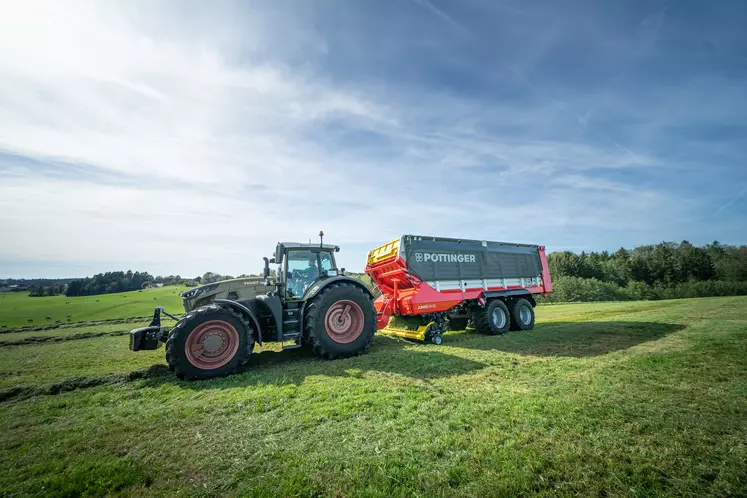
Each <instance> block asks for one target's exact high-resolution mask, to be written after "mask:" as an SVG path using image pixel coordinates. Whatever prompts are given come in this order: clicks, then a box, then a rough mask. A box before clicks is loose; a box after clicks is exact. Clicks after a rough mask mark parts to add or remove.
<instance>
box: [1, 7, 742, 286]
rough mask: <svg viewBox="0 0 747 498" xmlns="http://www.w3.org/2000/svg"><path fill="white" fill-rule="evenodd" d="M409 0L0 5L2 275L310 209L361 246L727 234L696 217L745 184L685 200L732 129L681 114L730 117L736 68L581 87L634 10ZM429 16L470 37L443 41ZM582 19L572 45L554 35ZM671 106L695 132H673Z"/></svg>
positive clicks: (213, 266)
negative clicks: (617, 16)
mask: <svg viewBox="0 0 747 498" xmlns="http://www.w3.org/2000/svg"><path fill="white" fill-rule="evenodd" d="M413 1H415V2H416V3H418V4H419V5H418V6H417V8H415V7H413V6H412V5H410V4H407V3H405V2H400V3H399V4H395V7H393V8H396V9H398V10H397V13H398V14H400V13H401V16H398V15H392V13H391V12H384V13H381V12H380V8H378V7H377V8H376V9H373V10H372V11H366V10H365V9H364V6H361V5H358V4H356V5H355V6H351V7H350V9H347V10H345V11H344V13H342V14H341V13H340V11H334V12H330V11H324V9H323V8H321V7H320V9H321V10H322V11H321V12H317V10H318V9H305V8H302V7H297V8H294V9H283V8H282V7H276V4H275V3H273V2H268V3H266V4H263V3H261V2H259V3H257V4H256V5H254V6H253V8H252V9H247V8H243V7H242V6H241V5H233V4H232V5H228V4H216V5H214V6H212V5H211V6H210V8H197V9H195V10H190V9H184V8H181V7H179V6H177V5H176V4H168V3H163V4H162V3H152V2H121V3H120V2H113V3H106V4H102V3H99V2H84V1H80V2H73V3H67V4H65V5H62V4H60V3H59V2H53V1H50V2H37V1H26V2H17V3H14V4H9V6H7V7H6V9H5V10H4V13H3V16H2V17H1V18H0V233H2V234H3V242H2V244H0V275H3V274H38V272H36V271H34V268H36V267H38V268H50V267H51V266H49V265H55V266H54V268H56V269H55V270H54V271H55V272H58V273H59V274H64V275H69V272H65V271H64V267H63V266H62V265H64V264H65V262H67V263H68V264H70V265H71V266H74V267H75V268H76V272H80V271H82V270H80V269H81V268H86V271H87V272H89V273H90V272H93V271H105V270H108V269H112V268H115V267H117V268H126V267H131V268H133V269H135V268H138V269H145V270H149V271H152V272H155V273H174V272H181V273H183V274H197V273H202V272H204V271H207V270H211V271H220V272H226V273H234V274H235V273H241V272H245V271H254V270H256V269H258V266H259V265H260V264H261V259H260V258H261V256H263V255H266V254H267V253H268V252H270V251H271V248H272V247H274V243H275V242H276V241H277V240H293V239H306V238H308V237H309V236H313V235H314V233H316V232H317V231H318V230H319V229H324V230H325V232H327V233H328V234H329V236H330V238H334V240H335V242H336V243H339V244H341V245H343V246H349V247H351V248H352V249H351V250H349V251H343V252H342V253H341V254H340V257H341V262H342V264H343V265H344V266H346V267H347V268H351V269H360V268H361V265H362V261H364V255H365V250H366V248H368V246H371V245H374V244H376V243H381V242H382V241H384V240H389V239H391V238H393V237H395V236H397V234H399V233H404V232H423V233H433V234H442V235H455V236H479V237H485V238H496V239H504V240H517V241H527V242H541V243H544V244H546V245H548V246H549V247H551V248H552V247H553V246H556V247H561V246H562V247H581V246H582V245H583V246H584V247H587V246H589V245H594V246H596V247H599V248H605V247H608V248H614V247H615V246H619V245H622V244H626V245H631V244H636V243H644V242H651V241H659V240H661V239H664V238H687V239H689V240H693V241H696V240H697V237H698V236H701V237H702V238H704V239H705V240H713V238H716V237H717V236H718V238H719V240H725V241H726V240H727V239H728V237H723V236H721V235H720V234H714V233H711V232H712V231H714V230H732V233H734V234H736V233H738V229H739V228H740V226H742V227H744V223H743V222H742V225H740V224H739V223H740V222H739V217H738V216H737V215H738V213H736V212H735V211H736V210H735V209H733V208H732V209H728V208H730V207H732V206H735V203H736V200H737V198H735V199H733V200H732V201H731V202H730V203H727V204H726V205H725V206H722V208H720V209H719V211H718V212H717V215H723V216H721V217H720V218H719V220H718V221H717V222H716V223H714V222H713V220H712V219H710V217H709V215H708V214H706V215H705V216H704V217H703V216H701V215H700V214H699V213H702V212H703V211H704V209H705V210H706V211H707V207H708V206H713V205H714V204H713V202H714V201H713V199H714V198H716V197H715V196H716V195H720V192H721V191H723V188H724V182H720V183H719V178H720V177H719V176H718V175H711V176H714V179H713V180H712V181H704V175H705V173H703V167H702V166H703V164H708V165H711V166H712V167H714V168H718V167H722V168H729V167H730V165H731V164H740V162H739V161H740V160H743V158H744V155H743V153H742V152H740V149H739V144H738V143H736V142H735V144H732V143H730V142H729V143H727V142H725V141H723V140H722V139H721V138H719V139H718V140H720V141H719V142H718V143H719V147H714V146H713V145H711V144H710V143H707V142H705V141H700V140H699V137H698V135H697V133H699V132H700V130H701V127H703V126H708V125H709V123H715V122H718V123H722V124H730V125H733V126H738V125H739V118H738V116H739V115H740V114H742V115H743V111H744V104H743V103H739V101H738V99H736V98H735V96H737V95H739V92H740V88H742V87H740V85H739V81H736V82H735V81H732V80H727V79H725V78H723V77H721V76H719V75H703V74H697V75H694V76H692V77H690V78H689V79H687V85H684V84H683V85H679V86H676V87H672V86H671V85H669V84H665V85H658V84H654V83H647V84H646V85H642V84H641V83H640V82H637V81H634V82H629V81H624V82H622V83H620V82H615V81H612V82H607V81H605V82H604V84H601V83H600V84H599V85H594V86H591V83H590V82H589V81H585V80H584V79H583V78H578V79H574V78H576V77H577V75H576V73H577V72H579V71H586V72H587V73H588V74H590V75H591V76H593V77H600V76H599V74H598V73H596V72H595V71H596V69H597V67H598V66H601V65H604V63H606V62H609V61H611V64H617V63H618V62H617V61H618V60H620V59H621V58H622V59H625V57H626V56H627V52H624V53H621V55H620V57H612V56H611V55H610V54H618V50H619V43H622V42H621V41H620V40H621V39H622V40H625V39H628V33H627V32H626V33H625V34H624V36H622V35H621V36H618V37H615V36H613V35H614V32H612V31H611V33H612V34H611V35H609V36H607V35H605V37H603V38H598V39H597V38H594V40H597V41H598V42H599V43H597V44H590V43H588V40H587V39H586V38H579V37H581V36H582V35H583V36H589V37H592V36H596V35H594V34H593V32H591V31H589V32H588V33H587V31H585V30H593V29H594V26H595V24H594V23H588V22H585V21H584V20H581V19H578V13H576V12H558V11H552V10H551V11H546V10H543V9H546V8H545V7H543V8H540V7H537V6H531V7H527V8H526V9H525V11H523V12H521V13H520V14H517V13H512V12H508V13H507V12H506V11H505V9H501V8H499V7H496V9H497V10H492V7H491V3H490V2H486V3H485V4H481V5H482V7H481V8H484V9H486V10H485V11H484V12H478V13H477V14H479V15H477V14H475V10H476V9H477V8H478V7H477V6H472V10H470V9H463V10H460V9H458V8H457V7H456V5H458V4H453V5H455V7H452V8H450V10H449V12H448V14H447V13H446V12H445V11H444V10H443V9H441V8H440V7H439V6H437V4H434V3H433V2H430V1H424V0H419V1H418V0H413ZM377 5H378V4H377ZM475 5H477V4H475ZM358 9H361V12H360V13H359V12H358ZM423 9H425V10H426V11H427V12H423ZM452 9H453V10H454V12H452ZM412 11H416V12H414V13H413V12H412ZM470 12H471V14H470ZM408 13H409V14H408ZM341 15H344V16H345V17H344V19H343V21H344V22H341V20H340V17H335V16H341ZM377 15H380V16H381V17H380V18H379V17H376V16H377ZM406 15H410V16H411V17H410V18H408V17H406ZM507 15H513V16H514V17H515V19H513V18H512V20H511V21H510V22H509V21H507V20H506V19H505V18H506V16H507ZM470 16H471V17H470ZM548 19H552V20H555V21H553V22H548ZM61 20H67V21H66V22H61ZM457 20H459V21H457ZM68 21H69V22H68ZM441 21H443V22H445V23H447V24H449V25H450V26H451V27H452V28H454V29H457V30H459V31H460V32H461V31H464V32H469V33H470V37H471V38H470V40H471V42H470V43H463V44H454V43H450V41H449V40H444V37H443V22H441ZM356 22H358V23H360V24H356ZM325 23H327V24H325ZM397 23H402V24H397ZM553 23H555V24H553ZM439 25H440V26H439ZM466 26H470V28H471V29H470V31H467V30H466V29H465V27H466ZM548 26H551V27H550V28H548ZM667 26H668V25H667V24H660V25H659V27H658V28H657V29H658V32H657V36H658V37H659V38H658V39H661V38H662V37H665V36H668V34H667V29H668V27H667ZM488 28H489V29H488ZM630 29H631V32H632V33H633V34H632V35H631V36H633V37H634V35H635V32H636V29H637V27H635V26H633V27H632V28H630ZM528 33H536V34H537V36H529V35H528ZM579 39H580V40H582V41H584V42H587V43H584V44H581V45H579V46H583V47H584V51H580V52H579V51H573V50H571V51H570V52H569V53H564V52H562V50H561V49H567V47H576V46H577V44H578V42H579ZM631 39H632V38H631ZM433 40H439V41H441V42H442V43H440V44H438V43H437V44H436V45H433V44H432V43H431V42H432V41H433ZM600 40H601V41H600ZM421 42H423V43H421ZM426 42H427V43H426ZM629 43H631V44H635V42H634V41H631V42H629ZM657 46H661V44H658V43H657ZM424 47H425V48H424ZM428 47H438V48H437V49H436V48H428ZM602 48H604V49H605V50H609V52H602V53H599V54H597V53H596V52H594V51H595V50H602ZM634 48H635V47H634ZM587 49H588V50H587ZM636 50H637V48H636ZM558 51H559V52H558ZM581 53H583V54H587V55H586V56H587V57H590V58H591V59H590V60H589V61H584V60H582V59H579V57H580V54H581ZM594 56H596V57H598V59H596V58H593V57H594ZM563 57H565V59H563ZM558 60H562V61H563V63H562V64H561V63H559V62H557V61H558ZM626 60H627V59H626ZM636 60H637V59H636ZM636 63H640V62H636ZM615 67H616V66H614V65H611V66H605V69H606V70H607V71H611V72H612V71H614V70H615ZM585 74H586V73H585ZM619 74H620V75H629V74H635V71H630V70H628V68H625V70H624V71H623V70H620V71H619ZM621 77H622V76H621ZM625 77H628V76H625ZM600 78H601V77H600ZM681 78H684V76H682V77H681ZM590 81H596V80H593V78H591V79H590ZM683 81H684V79H683ZM623 83H624V84H623ZM628 87H630V88H628ZM684 103H687V105H684ZM740 106H741V107H740ZM683 124H687V125H688V126H690V127H692V130H693V131H692V132H691V135H695V136H691V137H688V138H687V140H684V139H683V138H682V137H681V133H680V131H677V130H675V131H672V130H673V129H675V127H676V126H682V125H683ZM703 140H705V139H703ZM709 140H713V139H712V138H709ZM703 144H705V145H703ZM675 154H679V155H678V156H676V155H675ZM716 154H718V155H716ZM714 158H716V159H714ZM720 165H721V166H720ZM740 175H742V176H740ZM731 178H732V180H730V181H729V182H727V183H731V184H733V183H734V182H740V183H741V182H743V181H745V180H746V179H745V178H744V176H743V174H742V173H740V172H739V171H734V172H733V174H732V176H731ZM709 189H712V190H709ZM716 191H718V192H716ZM743 193H744V192H743ZM743 193H742V194H740V195H743ZM708 212H709V211H708ZM730 216H731V218H730ZM705 218H708V219H705ZM721 218H724V220H723V225H721V224H720V223H721V221H722V220H721ZM693 234H694V235H693ZM735 237H736V235H735ZM81 241H85V243H81ZM580 241H582V242H580ZM574 244H575V245H574ZM34 265H36V266H34ZM45 265H46V266H45ZM60 268H62V269H60Z"/></svg>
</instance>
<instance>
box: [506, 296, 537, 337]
mask: <svg viewBox="0 0 747 498" xmlns="http://www.w3.org/2000/svg"><path fill="white" fill-rule="evenodd" d="M533 328H534V308H533V307H532V303H530V302H529V301H527V300H526V299H524V298H522V299H517V300H516V301H514V302H513V303H512V304H511V330H531V329H533Z"/></svg>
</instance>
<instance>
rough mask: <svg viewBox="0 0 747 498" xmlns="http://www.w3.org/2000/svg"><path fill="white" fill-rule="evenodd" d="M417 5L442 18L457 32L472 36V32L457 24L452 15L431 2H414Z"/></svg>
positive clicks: (424, 0)
mask: <svg viewBox="0 0 747 498" xmlns="http://www.w3.org/2000/svg"><path fill="white" fill-rule="evenodd" d="M412 1H413V2H415V3H416V4H418V5H420V6H422V7H424V8H425V9H427V10H428V11H429V12H430V13H431V14H433V15H435V16H437V17H440V18H441V19H442V20H444V21H446V22H447V23H448V24H450V25H451V26H452V27H453V28H455V29H456V30H457V31H459V32H460V33H462V34H464V35H469V34H471V33H470V31H469V30H468V29H467V28H465V27H464V26H462V25H461V24H460V23H458V22H456V21H455V20H454V18H452V17H451V16H450V15H448V14H447V13H446V12H444V11H443V10H441V9H439V8H438V7H436V6H435V5H433V3H432V2H431V1H430V0H412Z"/></svg>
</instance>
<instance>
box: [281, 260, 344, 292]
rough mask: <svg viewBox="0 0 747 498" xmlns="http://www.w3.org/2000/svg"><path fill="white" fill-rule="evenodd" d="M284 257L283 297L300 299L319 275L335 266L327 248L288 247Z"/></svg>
mask: <svg viewBox="0 0 747 498" xmlns="http://www.w3.org/2000/svg"><path fill="white" fill-rule="evenodd" d="M284 259H285V265H284V266H285V268H284V270H285V271H284V275H285V298H286V299H287V300H289V301H295V300H300V299H302V298H303V295H304V294H305V293H306V290H307V289H308V288H309V287H311V285H312V284H313V283H314V282H315V281H316V280H317V279H319V278H320V277H323V276H326V275H327V274H328V273H327V272H328V271H329V270H333V269H334V268H335V260H334V256H333V255H332V252H331V251H329V250H327V249H322V248H319V249H306V248H303V249H288V253H287V256H286V257H285V258H284Z"/></svg>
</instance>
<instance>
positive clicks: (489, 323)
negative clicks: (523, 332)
mask: <svg viewBox="0 0 747 498" xmlns="http://www.w3.org/2000/svg"><path fill="white" fill-rule="evenodd" d="M509 316H510V315H509V313H508V307H507V306H506V304H505V303H504V302H503V301H501V300H500V299H493V300H492V301H489V302H488V305H487V306H485V308H476V309H475V310H474V311H473V312H472V323H473V325H474V326H475V329H477V331H478V332H480V333H482V334H488V335H500V334H505V333H506V332H508V329H509V327H510V326H511V320H510V319H509Z"/></svg>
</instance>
